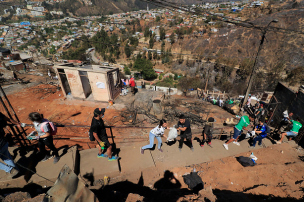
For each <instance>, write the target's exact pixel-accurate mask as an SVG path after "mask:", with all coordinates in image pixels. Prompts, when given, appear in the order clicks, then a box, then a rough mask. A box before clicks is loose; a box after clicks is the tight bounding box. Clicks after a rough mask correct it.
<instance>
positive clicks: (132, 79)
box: [129, 77, 135, 95]
mask: <svg viewBox="0 0 304 202" xmlns="http://www.w3.org/2000/svg"><path fill="white" fill-rule="evenodd" d="M129 85H130V87H131V92H132V94H133V95H135V80H134V78H133V77H131V79H130V83H129Z"/></svg>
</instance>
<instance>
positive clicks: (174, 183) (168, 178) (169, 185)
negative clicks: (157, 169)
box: [154, 170, 182, 190]
mask: <svg viewBox="0 0 304 202" xmlns="http://www.w3.org/2000/svg"><path fill="white" fill-rule="evenodd" d="M181 186H182V185H181V183H180V182H179V181H178V180H177V179H176V178H175V177H174V174H173V173H172V172H171V171H169V170H166V171H165V173H164V177H163V178H161V179H160V180H158V181H157V182H155V184H154V188H155V189H156V190H163V189H179V188H181Z"/></svg>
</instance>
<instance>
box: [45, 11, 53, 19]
mask: <svg viewBox="0 0 304 202" xmlns="http://www.w3.org/2000/svg"><path fill="white" fill-rule="evenodd" d="M45 19H46V20H53V16H52V14H50V13H49V12H47V13H46V14H45Z"/></svg>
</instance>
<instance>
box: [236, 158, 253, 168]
mask: <svg viewBox="0 0 304 202" xmlns="http://www.w3.org/2000/svg"><path fill="white" fill-rule="evenodd" d="M236 160H237V161H238V162H239V163H240V164H241V165H242V166H244V167H248V166H255V165H256V162H255V161H254V160H253V159H252V158H249V157H244V156H239V157H236Z"/></svg>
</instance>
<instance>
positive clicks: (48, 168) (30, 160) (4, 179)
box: [0, 146, 78, 188]
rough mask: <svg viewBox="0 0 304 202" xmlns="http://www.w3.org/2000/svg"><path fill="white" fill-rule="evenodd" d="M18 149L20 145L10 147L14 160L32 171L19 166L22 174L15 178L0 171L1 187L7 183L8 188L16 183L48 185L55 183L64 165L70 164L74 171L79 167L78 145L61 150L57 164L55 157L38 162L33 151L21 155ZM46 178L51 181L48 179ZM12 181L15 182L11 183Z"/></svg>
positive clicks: (19, 184)
mask: <svg viewBox="0 0 304 202" xmlns="http://www.w3.org/2000/svg"><path fill="white" fill-rule="evenodd" d="M18 150H19V148H18V147H10V148H9V151H10V153H11V155H12V156H15V158H14V161H15V162H17V164H20V165H21V166H23V167H26V168H28V169H30V170H31V171H28V170H26V169H24V168H22V167H21V166H19V168H20V170H21V174H22V175H21V176H20V177H18V178H16V179H13V180H12V179H11V178H10V177H9V175H7V174H6V173H5V172H4V171H0V187H2V186H3V185H5V187H6V188H8V187H14V186H16V184H18V186H21V185H25V184H27V183H36V184H43V185H46V186H48V185H53V182H55V181H56V179H57V177H58V174H59V172H60V170H61V169H62V167H63V166H64V165H68V166H69V167H70V168H71V169H73V171H75V169H78V168H77V147H76V146H74V147H71V148H69V149H66V150H65V149H61V150H59V155H60V156H61V158H60V160H59V162H58V163H56V164H54V163H53V159H50V160H48V161H45V162H37V156H36V154H34V152H33V151H31V152H29V153H27V154H26V155H24V156H20V154H19V152H17V151H18ZM14 151H15V152H14ZM14 154H15V155H14ZM17 166H18V165H17ZM33 172H35V173H37V174H39V175H40V176H39V175H37V174H34V173H33ZM46 179H48V180H50V181H47V180H46ZM12 181H13V183H11V182H12Z"/></svg>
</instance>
